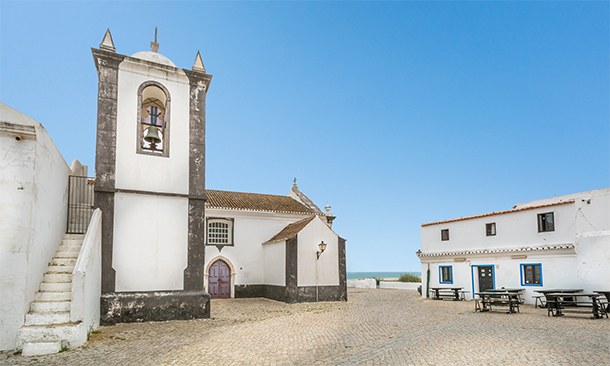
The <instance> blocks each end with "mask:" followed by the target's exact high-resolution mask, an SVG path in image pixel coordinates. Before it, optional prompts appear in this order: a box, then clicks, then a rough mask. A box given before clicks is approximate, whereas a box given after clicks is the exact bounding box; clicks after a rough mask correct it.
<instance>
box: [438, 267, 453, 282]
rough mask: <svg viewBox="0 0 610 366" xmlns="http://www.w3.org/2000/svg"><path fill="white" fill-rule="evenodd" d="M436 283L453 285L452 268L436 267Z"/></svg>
mask: <svg viewBox="0 0 610 366" xmlns="http://www.w3.org/2000/svg"><path fill="white" fill-rule="evenodd" d="M438 278H439V280H438V282H439V283H453V267H452V266H439V267H438Z"/></svg>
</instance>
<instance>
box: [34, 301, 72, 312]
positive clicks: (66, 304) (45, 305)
mask: <svg viewBox="0 0 610 366" xmlns="http://www.w3.org/2000/svg"><path fill="white" fill-rule="evenodd" d="M70 303H71V302H70V301H33V302H32V304H30V310H31V311H32V312H33V313H34V312H39V311H42V312H44V311H70Z"/></svg>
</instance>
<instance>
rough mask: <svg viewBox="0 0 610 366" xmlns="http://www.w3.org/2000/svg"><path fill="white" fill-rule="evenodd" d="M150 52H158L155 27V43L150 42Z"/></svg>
mask: <svg viewBox="0 0 610 366" xmlns="http://www.w3.org/2000/svg"><path fill="white" fill-rule="evenodd" d="M150 50H151V51H153V52H155V53H157V52H159V44H158V43H157V27H155V41H154V42H150Z"/></svg>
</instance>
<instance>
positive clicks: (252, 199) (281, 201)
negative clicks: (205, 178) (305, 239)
mask: <svg viewBox="0 0 610 366" xmlns="http://www.w3.org/2000/svg"><path fill="white" fill-rule="evenodd" d="M205 193H206V196H207V198H208V200H207V202H206V207H210V208H225V209H231V210H248V211H265V212H279V213H297V214H309V215H316V214H321V212H320V213H319V212H316V211H315V210H313V209H311V208H309V207H307V206H305V205H304V204H302V203H300V202H298V201H297V200H295V199H294V198H292V197H289V196H277V195H273V194H260V193H245V192H229V191H217V190H210V189H207V190H206V191H205Z"/></svg>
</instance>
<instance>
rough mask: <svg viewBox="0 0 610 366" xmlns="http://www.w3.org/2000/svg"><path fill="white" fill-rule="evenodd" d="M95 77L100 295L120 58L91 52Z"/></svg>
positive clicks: (109, 271) (105, 277)
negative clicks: (96, 78)
mask: <svg viewBox="0 0 610 366" xmlns="http://www.w3.org/2000/svg"><path fill="white" fill-rule="evenodd" d="M91 53H92V54H93V59H94V61H95V67H96V69H97V74H98V79H99V82H98V94H97V137H96V147H95V206H96V207H98V208H100V209H101V210H102V293H106V292H113V291H114V289H115V278H116V273H115V271H114V268H112V249H113V233H114V192H113V190H114V188H115V170H116V166H115V160H116V130H117V99H118V83H119V64H120V63H121V62H122V61H123V60H124V59H125V56H124V55H120V54H117V53H115V52H109V51H104V50H98V49H94V48H92V49H91Z"/></svg>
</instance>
